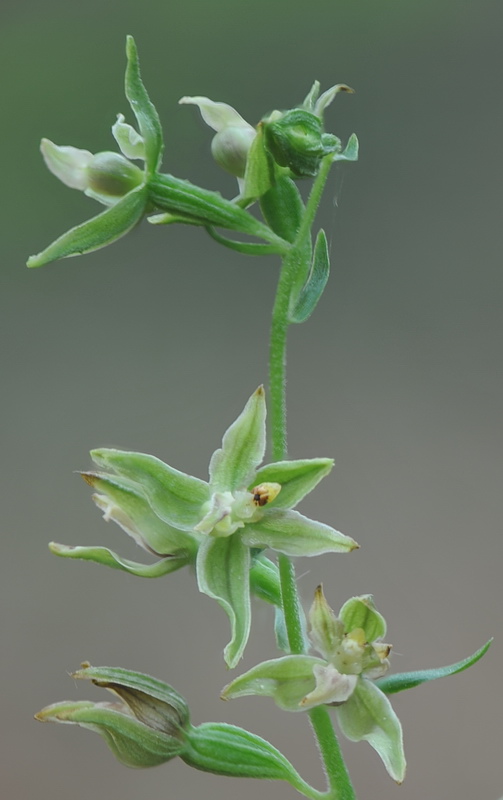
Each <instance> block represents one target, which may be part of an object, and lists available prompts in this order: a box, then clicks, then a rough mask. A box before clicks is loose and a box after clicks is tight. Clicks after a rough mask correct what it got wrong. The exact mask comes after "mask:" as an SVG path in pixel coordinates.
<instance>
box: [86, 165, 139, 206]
mask: <svg viewBox="0 0 503 800" xmlns="http://www.w3.org/2000/svg"><path fill="white" fill-rule="evenodd" d="M141 183H143V172H142V170H141V169H139V168H138V167H137V166H135V164H132V163H131V162H130V161H128V159H127V158H124V156H121V155H120V154H119V153H112V152H110V153H97V154H96V155H95V156H94V157H93V159H92V161H91V162H90V163H89V165H88V167H87V188H86V190H85V193H86V194H87V195H88V196H89V197H94V199H95V200H99V201H100V202H102V203H106V204H107V205H111V204H112V203H114V202H116V200H119V198H121V197H124V195H126V194H128V192H130V191H131V190H132V189H135V188H136V187H137V186H140V184H141Z"/></svg>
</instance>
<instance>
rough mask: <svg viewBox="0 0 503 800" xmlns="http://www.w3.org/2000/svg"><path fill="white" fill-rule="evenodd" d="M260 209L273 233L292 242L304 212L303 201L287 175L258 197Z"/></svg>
mask: <svg viewBox="0 0 503 800" xmlns="http://www.w3.org/2000/svg"><path fill="white" fill-rule="evenodd" d="M260 210H261V211H262V214H263V216H264V219H265V221H266V222H267V224H268V225H269V226H270V227H271V228H272V230H273V231H274V233H277V234H278V236H281V238H282V239H285V240H286V241H287V242H294V241H295V239H296V237H297V234H298V232H299V229H300V226H301V223H302V217H303V214H304V203H303V202H302V198H301V196H300V192H299V190H298V189H297V186H296V185H295V183H294V182H293V181H292V179H291V178H289V177H288V176H287V175H283V176H281V177H279V178H278V179H277V181H276V183H275V184H274V185H273V186H271V188H270V189H269V190H268V191H267V192H266V193H265V194H263V195H262V196H261V197H260Z"/></svg>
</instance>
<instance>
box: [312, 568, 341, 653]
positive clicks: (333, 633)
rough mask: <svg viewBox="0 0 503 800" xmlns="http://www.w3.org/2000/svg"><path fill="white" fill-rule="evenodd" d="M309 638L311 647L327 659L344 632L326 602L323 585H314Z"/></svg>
mask: <svg viewBox="0 0 503 800" xmlns="http://www.w3.org/2000/svg"><path fill="white" fill-rule="evenodd" d="M308 619H309V638H310V640H311V642H312V645H313V647H314V648H315V650H317V651H318V653H321V655H322V656H324V658H326V659H327V660H328V661H329V660H330V658H331V657H332V656H333V654H334V653H336V652H337V650H338V648H339V646H340V644H341V642H342V640H343V638H344V634H345V630H344V625H343V624H342V622H341V621H340V620H339V619H337V617H336V616H335V614H334V612H333V610H332V609H331V608H330V606H329V605H328V603H327V600H326V598H325V594H324V592H323V586H322V585H321V584H320V585H319V586H317V587H316V591H315V593H314V600H313V604H312V606H311V608H310V610H309V616H308Z"/></svg>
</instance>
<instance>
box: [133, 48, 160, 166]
mask: <svg viewBox="0 0 503 800" xmlns="http://www.w3.org/2000/svg"><path fill="white" fill-rule="evenodd" d="M126 55H127V67H126V78H125V89H126V97H127V99H128V100H129V104H130V106H131V109H132V111H133V113H134V115H135V117H136V119H137V121H138V127H139V128H140V133H141V135H142V137H143V141H144V143H145V172H146V174H147V176H150V175H152V174H153V173H154V172H156V170H158V169H159V166H160V164H161V160H162V151H163V141H162V128H161V122H160V120H159V115H158V113H157V111H156V108H155V106H154V105H153V103H152V102H151V100H150V98H149V96H148V94H147V90H146V89H145V86H144V85H143V81H142V79H141V75H140V63H139V60H138V51H137V49H136V44H135V41H134V39H133V37H132V36H128V37H127V39H126Z"/></svg>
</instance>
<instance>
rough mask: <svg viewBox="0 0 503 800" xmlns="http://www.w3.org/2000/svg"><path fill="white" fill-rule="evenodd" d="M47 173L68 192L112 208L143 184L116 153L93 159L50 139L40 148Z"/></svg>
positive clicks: (140, 174) (136, 170)
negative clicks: (91, 198)
mask: <svg viewBox="0 0 503 800" xmlns="http://www.w3.org/2000/svg"><path fill="white" fill-rule="evenodd" d="M40 149H41V151H42V155H43V157H44V161H45V163H46V165H47V167H48V168H49V169H50V171H51V172H52V173H53V174H54V175H55V176H56V177H57V178H59V180H60V181H62V182H63V183H64V184H66V186H69V187H70V188H71V189H80V191H83V192H84V193H85V194H87V195H88V197H93V198H94V199H95V200H98V201H99V202H100V203H104V204H105V205H113V204H114V203H115V202H117V200H119V199H120V198H121V197H123V196H124V195H126V194H128V192H130V191H131V190H132V189H135V188H136V187H137V186H139V185H140V184H141V183H142V182H143V172H142V171H141V170H140V169H139V168H138V167H136V166H135V165H134V164H132V163H131V162H130V161H128V159H127V158H124V156H122V155H120V154H119V153H112V152H104V153H97V154H96V155H93V154H92V153H90V152H89V151H88V150H79V149H78V148H77V147H71V146H66V145H63V146H61V147H60V146H59V145H57V144H54V142H51V141H50V140H49V139H42V143H41V145H40Z"/></svg>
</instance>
